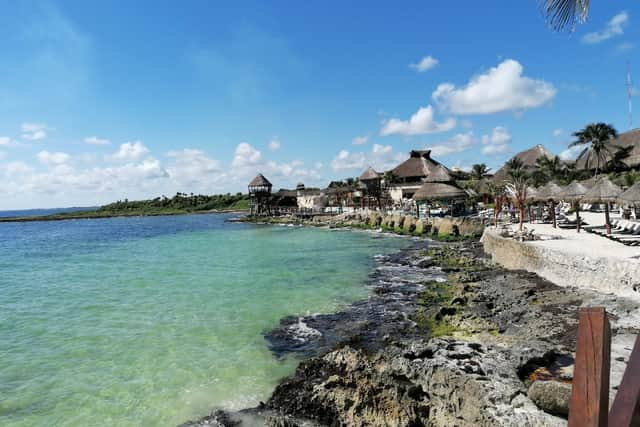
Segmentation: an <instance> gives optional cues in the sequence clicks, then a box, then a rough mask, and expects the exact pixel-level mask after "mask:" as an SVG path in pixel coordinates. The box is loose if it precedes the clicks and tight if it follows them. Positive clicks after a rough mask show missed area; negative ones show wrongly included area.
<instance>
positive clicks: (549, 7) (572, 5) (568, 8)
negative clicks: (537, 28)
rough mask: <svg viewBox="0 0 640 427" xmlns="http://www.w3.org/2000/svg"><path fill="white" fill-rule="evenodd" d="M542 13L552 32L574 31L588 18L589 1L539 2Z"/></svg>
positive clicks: (553, 0)
mask: <svg viewBox="0 0 640 427" xmlns="http://www.w3.org/2000/svg"><path fill="white" fill-rule="evenodd" d="M541 1H542V13H543V15H544V17H545V19H546V21H547V24H548V25H549V26H550V27H551V28H552V29H553V30H554V31H564V30H569V31H571V32H572V31H573V30H575V27H576V23H583V22H585V21H586V20H587V18H588V16H589V0H541Z"/></svg>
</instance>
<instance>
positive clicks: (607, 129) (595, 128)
mask: <svg viewBox="0 0 640 427" xmlns="http://www.w3.org/2000/svg"><path fill="white" fill-rule="evenodd" d="M573 136H575V137H576V138H577V139H576V140H575V141H573V142H572V143H571V144H569V147H576V146H578V145H588V147H586V148H585V149H584V150H582V152H581V153H580V155H579V156H578V157H582V156H583V155H584V154H585V153H586V154H587V158H586V162H585V167H588V165H589V160H591V158H592V157H595V160H596V172H595V174H596V175H598V173H599V172H600V166H601V163H603V162H604V160H605V159H604V157H605V155H606V154H612V151H611V148H613V147H615V146H614V145H613V144H611V140H612V139H613V138H615V137H617V136H618V132H617V131H616V130H615V128H614V127H613V126H612V125H608V124H606V123H590V124H588V125H587V126H585V127H584V129H582V130H579V131H578V132H574V134H573Z"/></svg>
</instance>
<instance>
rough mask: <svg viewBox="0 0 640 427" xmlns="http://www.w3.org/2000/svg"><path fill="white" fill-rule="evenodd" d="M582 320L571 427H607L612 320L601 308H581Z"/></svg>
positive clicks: (572, 391) (579, 332) (571, 408)
mask: <svg viewBox="0 0 640 427" xmlns="http://www.w3.org/2000/svg"><path fill="white" fill-rule="evenodd" d="M579 319H580V321H579V325H578V338H577V340H576V363H575V368H574V374H573V386H572V390H571V400H570V403H569V408H570V409H569V423H568V427H607V417H608V415H607V412H608V408H609V365H610V358H611V328H610V326H609V320H608V319H607V313H606V311H605V310H604V308H602V307H597V308H596V307H594V308H582V309H580V315H579ZM612 427H618V426H617V425H615V426H612Z"/></svg>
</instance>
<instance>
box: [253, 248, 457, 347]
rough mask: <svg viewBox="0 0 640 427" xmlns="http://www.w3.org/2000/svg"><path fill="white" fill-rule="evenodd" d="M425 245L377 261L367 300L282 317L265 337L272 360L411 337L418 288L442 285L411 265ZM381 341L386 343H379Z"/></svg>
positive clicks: (432, 271)
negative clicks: (333, 310)
mask: <svg viewBox="0 0 640 427" xmlns="http://www.w3.org/2000/svg"><path fill="white" fill-rule="evenodd" d="M427 245H428V243H422V244H421V245H419V246H415V247H413V248H411V249H410V250H406V251H403V252H401V253H399V254H392V255H389V256H384V257H378V258H377V260H378V262H379V266H378V267H377V268H376V270H375V272H374V273H373V274H372V275H371V277H370V280H369V283H368V285H369V286H370V287H371V288H372V290H373V295H372V296H370V297H369V298H368V299H366V300H363V301H358V302H356V303H354V304H351V305H349V306H347V307H346V308H345V310H343V311H340V312H337V313H332V314H321V315H315V316H302V317H295V316H288V317H285V318H283V319H281V321H280V325H279V326H278V327H277V328H275V329H273V330H271V331H269V332H267V333H266V334H265V338H266V340H267V342H268V345H269V348H270V349H271V351H272V352H273V353H274V354H275V355H276V356H277V357H282V356H284V355H286V354H299V355H302V356H306V357H309V356H316V355H322V354H324V353H326V352H328V351H331V350H333V349H335V348H336V347H338V346H340V345H343V344H349V345H351V346H352V347H354V348H359V349H365V350H368V351H375V350H378V349H380V348H382V347H384V346H385V345H386V343H387V342H388V341H389V338H390V337H393V338H394V339H397V338H400V337H408V336H415V335H416V333H417V331H416V325H415V323H414V322H413V321H412V320H411V316H412V315H413V314H414V313H415V310H416V303H415V301H416V295H417V294H418V293H419V292H421V291H422V290H423V289H424V283H425V282H430V281H433V280H435V279H440V280H444V278H443V277H444V275H443V274H442V272H441V271H440V270H439V269H438V268H423V267H420V266H419V265H418V264H419V263H415V262H412V261H411V260H412V259H419V253H420V252H422V251H423V250H424V248H425V247H426V246H427ZM385 337H386V338H385Z"/></svg>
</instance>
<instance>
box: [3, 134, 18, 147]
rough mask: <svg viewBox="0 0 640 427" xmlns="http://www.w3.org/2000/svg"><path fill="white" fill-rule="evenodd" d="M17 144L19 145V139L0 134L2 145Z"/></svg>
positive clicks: (11, 145)
mask: <svg viewBox="0 0 640 427" xmlns="http://www.w3.org/2000/svg"><path fill="white" fill-rule="evenodd" d="M16 145H19V144H18V142H17V141H14V140H13V139H11V138H9V137H8V136H0V147H14V146H16Z"/></svg>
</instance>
